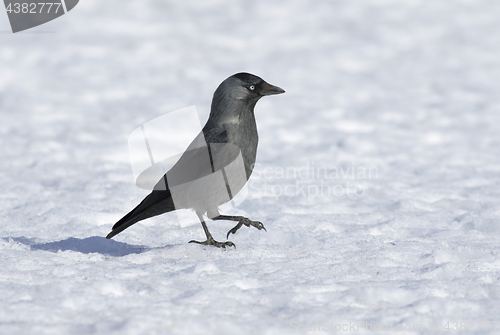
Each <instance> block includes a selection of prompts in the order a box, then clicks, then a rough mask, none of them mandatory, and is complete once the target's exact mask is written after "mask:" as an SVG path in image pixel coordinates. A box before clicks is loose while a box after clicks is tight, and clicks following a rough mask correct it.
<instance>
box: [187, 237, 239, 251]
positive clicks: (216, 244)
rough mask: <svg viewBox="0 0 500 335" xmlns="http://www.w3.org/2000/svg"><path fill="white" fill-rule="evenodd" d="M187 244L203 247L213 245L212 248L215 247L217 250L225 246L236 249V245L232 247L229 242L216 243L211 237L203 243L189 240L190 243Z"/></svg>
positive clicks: (231, 243) (232, 244)
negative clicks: (201, 245)
mask: <svg viewBox="0 0 500 335" xmlns="http://www.w3.org/2000/svg"><path fill="white" fill-rule="evenodd" d="M189 243H198V244H203V245H213V246H214V247H217V248H226V246H227V247H234V248H235V249H236V245H234V243H233V242H231V241H227V242H218V241H216V240H214V239H213V238H212V237H211V236H210V238H207V240H206V241H203V242H200V241H195V240H191V241H189Z"/></svg>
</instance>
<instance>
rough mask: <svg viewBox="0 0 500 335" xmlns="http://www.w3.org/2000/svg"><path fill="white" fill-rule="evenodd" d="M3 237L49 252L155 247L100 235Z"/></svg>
mask: <svg viewBox="0 0 500 335" xmlns="http://www.w3.org/2000/svg"><path fill="white" fill-rule="evenodd" d="M3 239H4V240H6V241H7V242H8V241H9V240H13V241H15V242H18V243H21V244H24V245H27V246H29V247H30V248H31V250H46V251H51V252H58V251H59V250H61V251H67V250H72V251H77V252H81V253H83V254H92V253H99V254H103V255H108V256H126V255H130V254H140V253H143V252H146V251H149V250H151V249H155V248H148V247H143V246H138V245H131V244H127V243H122V242H117V241H114V240H108V239H106V238H104V237H100V236H91V237H87V238H84V239H80V238H74V237H70V238H67V239H65V240H61V241H57V242H48V243H37V242H36V241H35V240H34V239H29V238H26V237H5V238H3Z"/></svg>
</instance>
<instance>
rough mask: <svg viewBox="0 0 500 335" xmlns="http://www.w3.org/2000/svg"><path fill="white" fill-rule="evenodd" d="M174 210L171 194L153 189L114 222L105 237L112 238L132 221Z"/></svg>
mask: <svg viewBox="0 0 500 335" xmlns="http://www.w3.org/2000/svg"><path fill="white" fill-rule="evenodd" d="M173 210H175V206H174V202H173V200H172V196H171V194H170V192H168V191H153V192H152V193H151V194H149V195H148V196H147V197H146V198H145V199H144V200H142V201H141V203H140V204H139V205H137V206H136V207H135V208H134V209H133V210H131V211H130V212H129V213H128V214H127V215H125V216H124V217H122V218H121V219H120V220H119V221H118V222H117V223H115V224H114V226H113V228H112V230H111V232H110V233H109V234H108V235H107V236H106V238H112V237H113V236H115V235H116V234H119V233H120V232H122V231H124V230H125V229H127V228H128V227H130V226H131V225H133V224H134V223H137V222H139V221H142V220H144V219H147V218H150V217H153V216H156V215H160V214H163V213H166V212H170V211H173Z"/></svg>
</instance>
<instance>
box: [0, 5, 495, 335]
mask: <svg viewBox="0 0 500 335" xmlns="http://www.w3.org/2000/svg"><path fill="white" fill-rule="evenodd" d="M499 17H500V2H498V1H486V0H461V1H459V0H454V1H444V0H443V1H441V0H436V1H425V0H404V1H402V0H338V1H334V0H331V1H326V0H325V1H320V0H312V1H305V0H304V1H299V0H290V1H284V0H278V1H272V2H271V1H264V0H256V1H244V2H243V1H230V0H213V1H207V0H206V1H190V0H189V1H182V2H181V1H165V0H142V1H117V0H107V1H97V0H82V1H80V3H79V4H78V5H77V6H76V7H75V8H74V9H73V10H72V11H71V12H70V13H68V14H67V15H64V16H63V17H61V18H59V19H57V20H54V21H53V22H50V23H47V24H45V25H42V26H39V27H37V28H34V29H31V30H28V31H25V32H21V33H18V34H12V33H11V32H10V26H9V24H8V20H7V15H6V14H0V30H1V31H0V141H1V144H2V149H1V151H0V166H1V167H0V189H1V190H2V191H1V194H0V197H1V202H0V223H1V238H0V249H1V254H0V266H1V271H0V334H40V335H42V334H306V333H307V334H311V333H332V334H333V333H339V334H363V333H367V334H368V333H393V332H386V331H378V332H376V331H374V330H373V331H366V329H364V328H354V329H353V328H349V329H348V330H346V331H343V330H340V331H338V332H336V331H335V327H336V326H337V325H341V326H342V325H347V324H349V323H350V322H351V323H353V322H361V323H363V324H366V323H368V324H372V325H379V326H380V325H384V327H388V326H389V325H390V326H392V327H394V329H396V327H397V326H398V325H400V329H402V328H401V327H406V330H401V331H399V332H397V333H400V334H427V333H432V334H436V333H448V334H456V333H465V331H464V327H462V328H457V331H453V329H452V328H453V324H452V323H451V322H453V321H458V322H460V321H465V322H467V324H466V328H467V329H470V330H472V329H474V330H476V329H478V327H479V331H476V332H475V333H478V334H479V333H480V334H498V333H500V331H499V330H496V331H493V330H492V328H493V324H492V325H490V328H489V330H486V324H482V325H481V324H479V323H478V322H479V321H500V285H499V284H500V258H499V254H500V158H499V156H500V155H499V147H500V134H499V131H498V127H499V124H500V80H499V78H500V20H499ZM240 71H247V72H251V73H255V74H257V75H259V76H262V77H263V78H264V79H266V80H267V81H268V82H270V83H272V84H275V85H278V86H280V87H283V88H284V89H285V90H286V91H287V92H286V94H284V95H280V96H273V97H266V98H264V99H262V100H261V101H260V102H259V103H258V104H257V108H256V116H257V123H258V127H259V134H260V144H259V152H258V157H257V162H258V165H257V170H256V171H255V173H254V175H253V176H252V178H251V180H250V183H249V196H248V198H247V200H246V201H245V202H244V203H242V204H241V205H240V206H239V208H238V212H239V213H242V214H244V215H247V216H249V217H251V218H252V219H254V220H260V221H262V222H264V224H265V226H266V228H267V233H266V232H263V231H258V230H257V229H254V228H246V227H243V228H242V229H241V230H240V231H238V233H237V234H236V235H234V236H231V237H230V240H232V241H233V242H234V243H235V244H236V245H237V249H226V250H220V249H216V248H213V247H205V246H201V245H194V244H188V243H187V242H188V241H189V240H191V239H202V238H203V237H204V236H203V231H202V229H201V226H200V225H194V226H189V227H180V225H179V224H178V221H177V217H176V215H175V214H172V213H171V214H167V215H163V216H160V217H157V218H153V219H150V220H146V221H143V222H141V223H138V224H136V225H134V226H133V227H131V228H129V229H127V230H126V231H124V232H123V233H121V234H120V235H118V236H116V238H115V239H114V240H106V239H105V238H104V236H105V235H106V234H107V233H108V232H109V231H110V229H111V226H112V224H113V223H114V222H116V221H117V220H118V219H119V218H121V217H122V216H123V215H124V214H125V213H127V212H128V211H129V210H130V209H131V208H132V207H133V206H135V205H136V204H137V203H138V202H139V201H140V200H142V198H143V197H144V196H145V194H146V193H147V191H144V190H141V189H139V188H137V187H136V186H135V185H134V182H133V178H132V172H131V168H130V164H129V160H128V151H127V138H128V136H129V135H130V133H131V132H132V131H133V130H134V129H136V128H137V127H138V126H140V125H141V124H142V123H144V122H147V121H149V120H151V119H154V118H155V117H157V116H160V115H162V114H164V113H166V112H169V111H174V110H176V109H179V108H182V107H186V106H190V105H193V104H194V105H196V106H197V108H198V111H199V112H200V114H201V118H202V120H203V122H204V121H205V120H206V118H207V115H208V112H209V107H210V101H211V97H212V94H213V91H214V90H215V88H216V87H217V85H218V84H219V83H220V82H221V81H222V80H224V79H225V78H226V77H228V76H230V75H232V74H234V73H236V72H240ZM307 168H308V169H307ZM294 169H295V171H294ZM313 172H314V174H313ZM353 172H354V175H353ZM294 173H295V175H294ZM325 173H326V174H325ZM321 191H323V193H321ZM335 192H336V193H335ZM356 192H357V193H356ZM208 225H209V228H210V229H211V232H212V234H213V235H214V237H215V238H216V239H218V240H220V241H224V240H225V234H226V232H227V231H228V230H229V229H230V228H231V227H232V226H233V223H231V222H222V221H219V222H208ZM447 321H450V323H449V324H448V325H449V327H450V330H448V331H446V330H445V329H444V327H445V326H446V322H447ZM324 322H325V324H324V325H326V326H328V327H327V328H326V330H325V328H323V329H321V330H319V329H318V328H316V331H306V330H307V329H309V328H308V327H311V325H314V324H316V325H318V324H323V323H324ZM471 322H474V324H472V323H471ZM418 324H421V325H422V326H423V328H422V330H418V329H416V328H415V329H414V328H413V325H418ZM429 324H438V326H439V329H438V330H437V331H431V330H430V329H429V328H428V326H429ZM299 325H302V326H300V328H299ZM308 325H309V326H308ZM471 326H473V328H470V327H471ZM458 327H461V326H460V323H458ZM410 328H411V329H410ZM299 329H300V330H299ZM344 329H347V328H345V327H344ZM497 329H500V325H498V326H497Z"/></svg>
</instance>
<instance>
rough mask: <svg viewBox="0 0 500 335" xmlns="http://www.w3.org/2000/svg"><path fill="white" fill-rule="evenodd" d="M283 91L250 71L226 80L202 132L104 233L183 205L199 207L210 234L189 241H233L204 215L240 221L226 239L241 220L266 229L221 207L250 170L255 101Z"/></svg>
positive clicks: (255, 136) (254, 141) (240, 223)
mask: <svg viewBox="0 0 500 335" xmlns="http://www.w3.org/2000/svg"><path fill="white" fill-rule="evenodd" d="M284 92H285V91H284V90H283V89H281V88H279V87H277V86H273V85H270V84H268V83H267V82H265V81H264V80H263V79H262V78H259V77H257V76H255V75H253V74H249V73H237V74H235V75H233V76H231V77H229V78H227V79H226V80H224V81H223V82H222V83H221V84H220V85H219V87H218V88H217V90H216V91H215V93H214V96H213V99H212V106H211V110H210V117H209V119H208V121H207V123H206V125H205V126H204V127H203V129H202V131H201V132H200V134H199V135H198V136H197V137H196V138H195V139H194V141H193V142H192V143H191V144H190V145H189V147H188V148H187V149H186V151H185V152H184V153H183V154H182V156H181V158H180V159H179V160H178V161H177V163H175V165H174V166H173V167H172V168H171V169H170V170H169V171H168V172H167V173H166V174H165V175H164V176H163V177H162V178H161V180H159V181H158V183H157V184H156V186H155V187H154V188H153V191H152V192H151V194H149V195H148V196H147V197H146V198H145V199H144V200H143V201H142V202H141V203H140V204H139V205H138V206H137V207H135V208H134V209H133V210H132V211H131V212H130V213H128V214H127V215H125V216H124V217H123V218H122V219H121V220H119V221H118V222H117V223H116V224H115V225H114V226H113V229H112V231H111V232H110V233H109V234H108V235H107V236H106V238H112V237H113V236H115V235H116V234H118V233H120V232H121V231H123V230H124V229H126V228H128V227H130V226H131V225H133V224H134V223H136V222H138V221H141V220H144V219H147V218H150V217H153V216H156V215H160V214H163V213H167V212H170V211H174V210H176V209H181V208H184V209H185V208H190V209H193V210H194V211H195V212H196V214H197V216H198V218H199V219H200V222H201V225H202V226H203V230H204V231H205V234H206V236H207V239H206V241H203V242H200V241H194V240H193V241H189V242H190V243H192V242H194V243H199V244H204V245H213V246H216V247H222V248H225V247H226V246H235V245H234V243H233V242H231V241H227V242H218V241H215V240H214V239H213V237H212V235H211V234H210V232H209V231H208V228H207V225H206V223H205V221H204V219H203V216H204V215H205V216H207V217H209V218H211V219H212V220H230V221H237V222H238V224H237V225H236V226H234V227H233V228H232V229H231V230H229V231H228V233H227V237H226V238H229V234H231V233H232V234H235V233H236V231H237V230H238V229H240V228H241V227H242V226H243V225H245V226H247V227H250V226H253V227H255V228H257V229H259V230H261V229H264V230H265V228H264V225H263V224H262V223H261V222H259V221H252V220H250V219H248V218H246V217H243V216H229V215H220V213H219V208H218V207H219V206H220V205H222V204H224V203H226V202H228V201H230V200H231V199H232V198H233V197H234V196H235V195H236V194H237V193H238V192H239V191H240V190H241V189H242V188H243V186H244V184H245V183H246V182H247V180H248V179H249V178H250V175H251V174H252V170H253V168H254V165H255V158H256V153H257V143H258V140H259V137H258V134H257V125H256V123H255V115H254V108H255V104H256V103H257V101H259V99H260V98H262V97H263V96H265V95H273V94H281V93H284Z"/></svg>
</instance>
